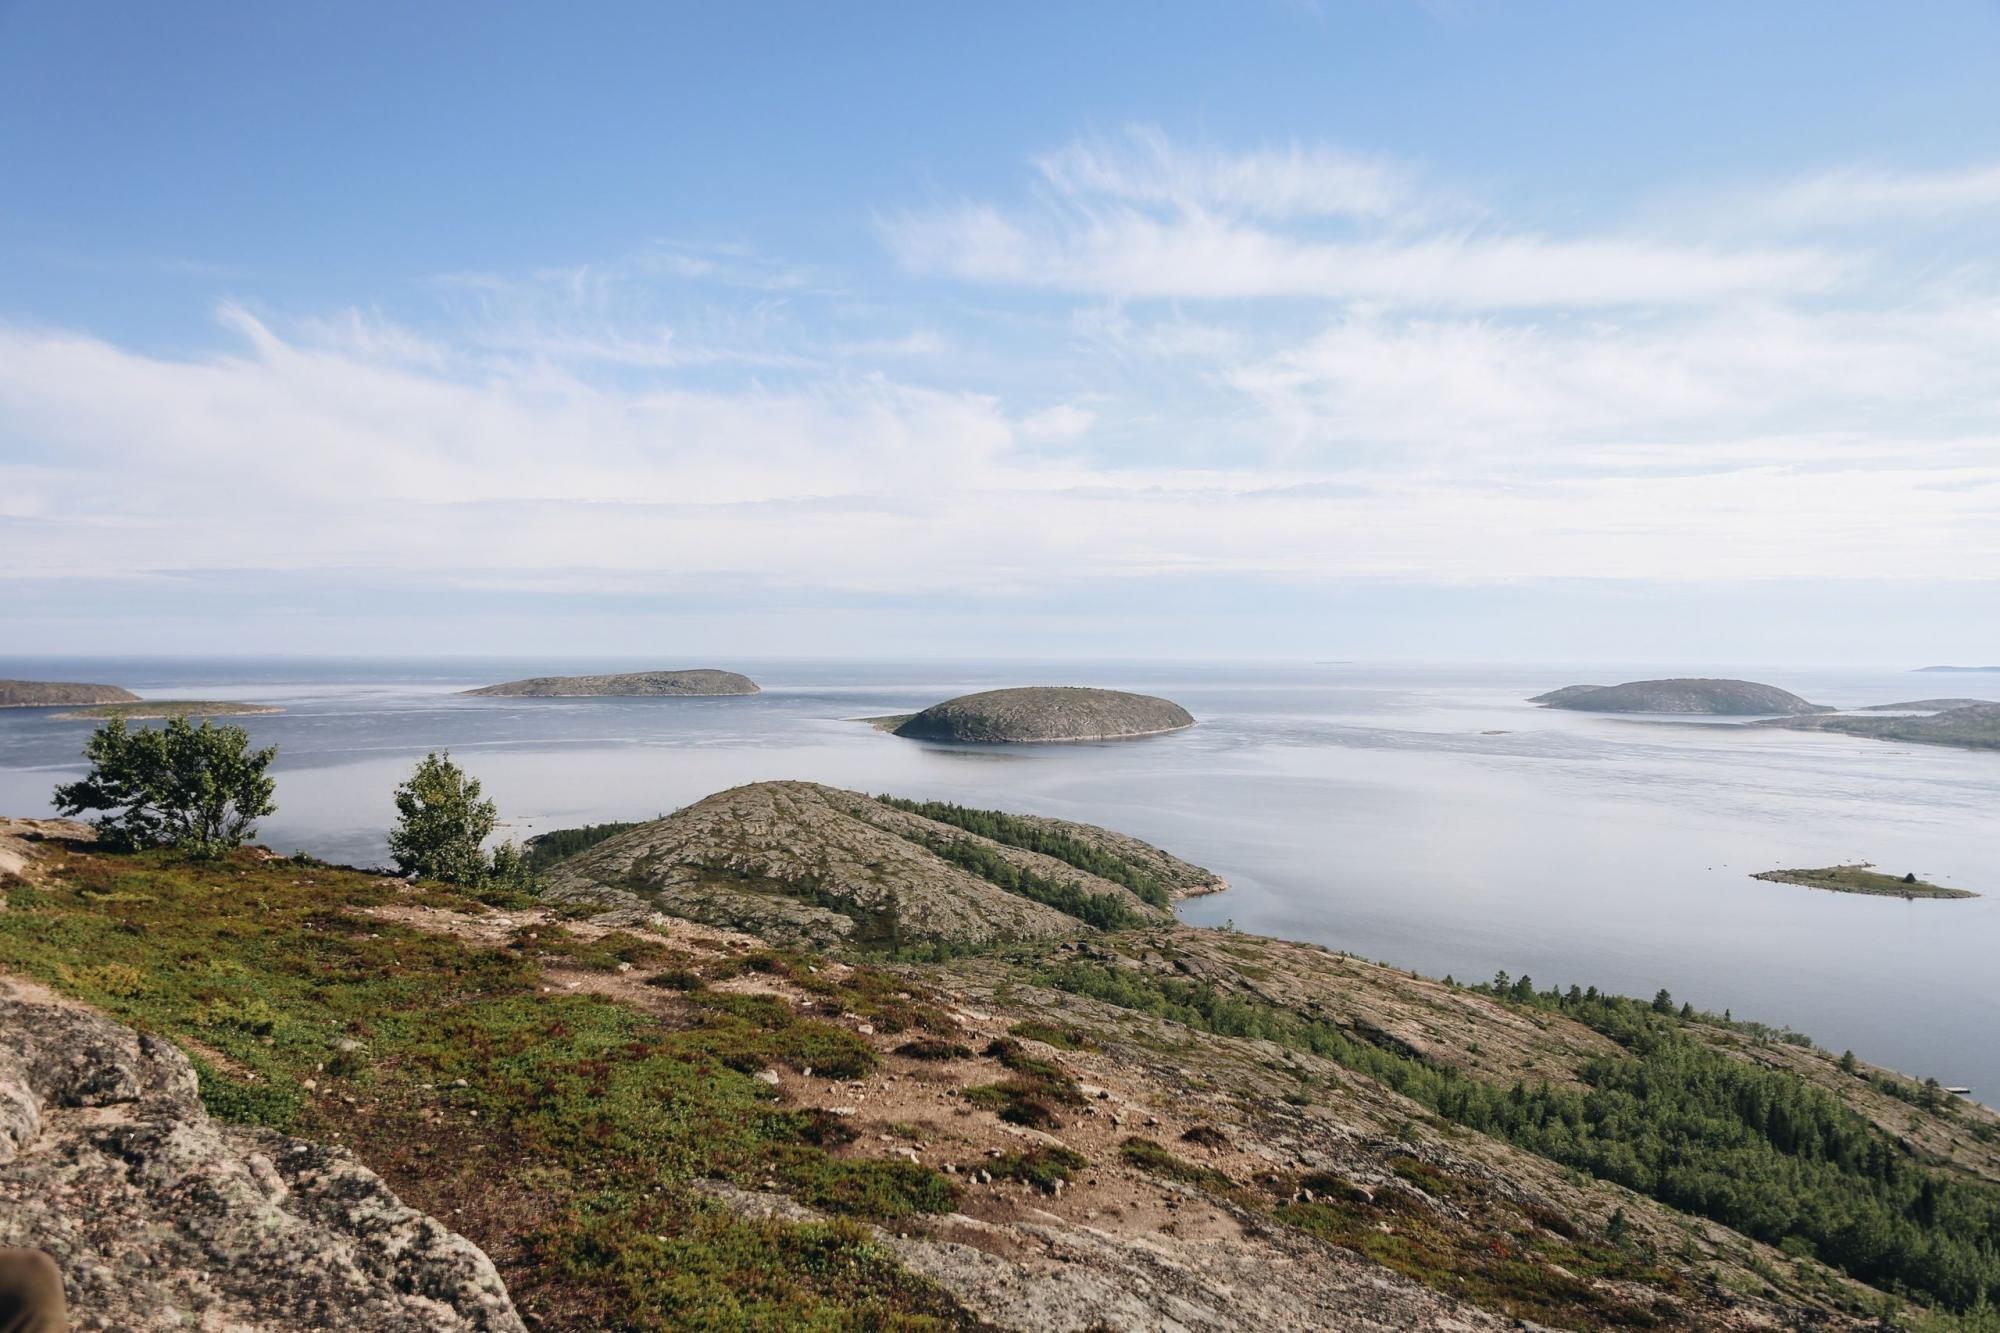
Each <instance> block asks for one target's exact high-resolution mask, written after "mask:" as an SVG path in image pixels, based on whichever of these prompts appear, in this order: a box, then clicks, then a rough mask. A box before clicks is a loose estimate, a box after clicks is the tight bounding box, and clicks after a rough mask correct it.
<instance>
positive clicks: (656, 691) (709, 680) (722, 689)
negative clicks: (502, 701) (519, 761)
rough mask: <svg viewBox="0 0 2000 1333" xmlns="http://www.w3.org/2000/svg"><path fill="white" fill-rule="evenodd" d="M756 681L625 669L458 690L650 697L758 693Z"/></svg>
mask: <svg viewBox="0 0 2000 1333" xmlns="http://www.w3.org/2000/svg"><path fill="white" fill-rule="evenodd" d="M759 692H760V691H759V686H758V685H757V682H756V681H754V680H751V679H750V678H749V677H748V676H745V675H740V674H738V673H737V672H734V671H716V670H713V669H710V668H697V669H694V670H689V671H627V672H623V673H620V674H618V675H608V676H530V677H528V678H527V679H525V680H510V681H506V682H504V683H502V684H499V685H482V686H481V687H479V688H478V689H476V690H462V691H460V693H463V694H469V695H478V696H484V697H489V698H507V699H574V698H651V697H655V696H660V697H680V696H683V695H736V694H757V693H759Z"/></svg>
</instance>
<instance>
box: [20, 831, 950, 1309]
mask: <svg viewBox="0 0 2000 1333" xmlns="http://www.w3.org/2000/svg"><path fill="white" fill-rule="evenodd" d="M404 893H405V891H404V890H403V887H402V886H400V885H398V884H397V883H396V882H395V881H391V880H383V879H379V878H375V877H372V876H367V875H362V874H358V873H354V872H350V871H345V870H334V869H328V868H324V867H318V866H312V865H306V864H300V863H295V862H291V861H284V860H267V859H263V858H262V857H260V856H259V855H257V854H254V853H249V852H245V853H240V854H237V855H235V856H232V857H231V858H229V859H227V860H225V861H221V862H216V863H211V864H190V863H185V862H176V861H173V860H171V859H168V858H166V857H164V856H160V855H151V854H149V855H146V856H141V857H133V858H113V857H106V856H99V855H94V854H90V853H87V852H84V851H81V850H73V851H71V852H70V853H68V854H67V855H66V856H64V857H63V858H62V864H61V868H60V869H58V870H56V871H55V872H54V873H53V875H52V876H51V877H50V878H48V879H47V880H46V881H45V882H44V883H42V884H41V885H39V886H36V887H29V886H27V885H25V884H23V883H21V882H19V881H16V882H14V883H12V884H9V885H7V886H6V896H7V898H8V899H9V903H8V907H7V910H6V911H5V912H0V969H5V970H8V971H14V972H19V973H23V974H26V975H29V976H33V977H36V978H38V979H40V980H43V981H45V982H47V983H49V984H51V985H54V986H56V987H57V988H58V989H60V990H63V991H65V992H67V993H69V994H71V995H74V996H76V997H77V998H79V999H82V1000H84V1001H87V1002H88V1003H91V1004H93V1005H95V1006H98V1007H100V1008H102V1009H103V1010H104V1011H105V1012H107V1013H109V1014H111V1015H113V1016H115V1017H117V1018H118V1019H120V1020H122V1021H125V1022H128V1023H131V1024H133V1025H135V1026H137V1027H140V1028H142V1029H146V1030H151V1031H156V1032H161V1033H164V1034H166V1035H168V1036H170V1037H173V1038H175V1039H176V1040H178V1041H180V1042H181V1043H182V1044H183V1045H184V1046H186V1047H188V1048H189V1049H190V1050H191V1051H192V1052H194V1053H195V1054H196V1057H197V1067H198V1069H199V1071H200V1074H201V1077H202V1082H203V1095H204V1098H205V1100H206V1101H207V1102H208V1104H209V1106H210V1108H211V1110H212V1111H213V1112H215V1113H216V1114H218V1115H221V1116H224V1117H226V1118H231V1119H238V1120H251V1121H256V1122H260V1123H264V1124H268V1125H271V1126H273V1127H276V1128H280V1129H283V1130H286V1131H288V1132H292V1133H295V1134H298V1135H301V1136H304V1137H312V1138H321V1139H339V1140H341V1141H343V1142H346V1143H348V1144H349V1145H350V1146H352V1147H353V1148H354V1149H355V1150H356V1151H357V1152H358V1153H359V1154H360V1155H361V1157H362V1158H363V1160H364V1161H366V1162H368V1163H369V1164H370V1165H371V1166H374V1167H375V1168H376V1169H378V1170H379V1171H381V1172H382V1173H383V1174H384V1175H385V1177H386V1178H388V1179H389V1181H390V1183H391V1184H392V1185H393V1186H395V1187H396V1188H397V1189H399V1190H400V1191H402V1192H403V1193H404V1194H405V1196H406V1197H407V1198H409V1199H410V1201H411V1202H413V1203H415V1204H417V1205H418V1206H420V1207H424V1208H426V1209H428V1210H430V1211H433V1212H435V1213H437V1214H439V1215H440V1216H443V1217H445V1218H446V1220H447V1221H449V1222H451V1223H452V1224H453V1225H455V1226H458V1227H460V1228H461V1229H463V1230H464V1231H465V1232H466V1233H467V1234H468V1235H470V1236H471V1237H472V1239H473V1240H475V1241H476V1242H478V1243H480V1244H482V1245H484V1246H486V1247H487V1248H488V1250H489V1252H490V1253H492V1254H493V1256H494V1258H495V1260H496V1262H498V1263H499V1264H500V1265H501V1267H502V1271H503V1274H504V1276H505V1277H506V1278H507V1280H508V1283H509V1285H510V1287H511V1289H512V1290H513V1291H514V1293H515V1297H516V1300H517V1301H518V1302H519V1303H520V1305H521V1306H522V1308H523V1309H524V1310H527V1311H531V1312H539V1313H541V1314H542V1315H544V1316H545V1317H546V1318H548V1319H550V1320H551V1321H552V1323H553V1324H554V1325H555V1326H564V1327H576V1328H608V1327H618V1328H633V1329H653V1328H682V1327H690V1326H697V1327H699V1326H723V1327H762V1328H773V1329H776V1328H784V1329H790V1328H859V1327H878V1326H887V1327H924V1326H929V1325H931V1324H933V1323H937V1322H943V1323H946V1324H958V1323H961V1322H963V1321H962V1320H961V1319H958V1318H957V1317H955V1316H956V1315H957V1310H956V1307H955V1305H954V1304H953V1302H951V1301H950V1299H949V1298H947V1297H945V1296H943V1295H942V1294H941V1293H939V1292H937V1291H936V1290H934V1289H932V1288H930V1287H928V1286H926V1285H925V1284H923V1283H921V1282H917V1281H915V1280H913V1279H911V1278H910V1277H909V1276H908V1275H907V1274H905V1273H903V1272H902V1271H901V1270H900V1269H898V1268H897V1267H896V1265H895V1264H894V1263H892V1262H891V1261H890V1260H889V1259H888V1258H886V1257H885V1256H884V1255H883V1254H882V1253H881V1252H880V1251H879V1250H877V1249H876V1248H875V1247H874V1245H873V1244H872V1243H871V1242H870V1240H869V1238H868V1233H867V1232H866V1231H865V1230H864V1229H860V1228H856V1227H854V1226H852V1225H849V1224H842V1223H834V1224H831V1225H788V1224H784V1223H779V1222H757V1221H745V1220H740V1219H738V1218H735V1217H733V1216H730V1215H728V1214H726V1213H724V1212H722V1211H721V1210H719V1209H717V1208H716V1207H714V1206H713V1205H712V1204H710V1203H709V1202H708V1201H707V1200H706V1199H705V1198H704V1197H703V1196H702V1195H700V1194H699V1193H698V1192H696V1191H695V1190H693V1189H692V1185H693V1183H694V1182H696V1181H698V1180H700V1179H703V1178H708V1177H720V1178H724V1179H733V1180H754V1181H758V1182H762V1181H766V1180H771V1181H776V1182H778V1184H779V1185H780V1186H781V1187H782V1188H784V1189H785V1190H786V1191H787V1192H789V1193H791V1194H793V1195H794V1196H795V1197H797V1198H799V1199H800V1200H802V1201H804V1202H807V1203H809V1204H811V1205H813V1206H814V1207H817V1208H819V1209H822V1210H824V1211H827V1212H830V1213H834V1214H843V1215H851V1216H856V1217H873V1218H886V1217H895V1216H899V1215H905V1214H909V1213H914V1212H924V1211H938V1210H941V1209H946V1208H948V1207H949V1206H950V1205H951V1203H952V1201H953V1198H954V1195H955V1192H956V1187H955V1186H954V1185H953V1183H952V1182H951V1181H950V1180H949V1179H948V1178H946V1177H945V1176H943V1175H941V1174H939V1173H937V1172H934V1171H932V1170H930V1169H928V1168H924V1167H919V1166H916V1165H914V1164H911V1163H906V1162H896V1161H880V1160H869V1161H863V1160H854V1161H850V1160H844V1159H842V1158H840V1157H839V1156H838V1155H837V1153H836V1152H835V1151H833V1149H836V1148H837V1147H838V1138H839V1134H838V1129H837V1127H833V1126H829V1125H828V1124H826V1123H825V1121H824V1119H823V1118H820V1117H814V1116H810V1115H801V1114H797V1113H794V1112H789V1111H786V1110H782V1109H780V1108H778V1107H777V1106H775V1105H774V1104H773V1103H772V1101H771V1097H770V1089H768V1088H767V1087H766V1086H765V1085H764V1084H763V1083H761V1082H759V1081H758V1080H757V1079H756V1078H754V1077H753V1076H752V1074H753V1073H754V1071H757V1070H761V1069H763V1068H765V1067H766V1066H767V1065H789V1066H794V1067H797V1066H801V1065H814V1064H816V1065H818V1066H819V1067H820V1068H821V1069H832V1068H839V1067H841V1066H842V1065H843V1062H844V1063H845V1065H846V1066H847V1067H848V1068H851V1069H853V1070H856V1071H860V1070H864V1069H866V1068H867V1067H869V1066H870V1065H872V1063H873V1054H872V1052H871V1051H870V1050H869V1048H868V1047H867V1046H866V1044H865V1043H861V1042H859V1041H858V1040H857V1039H855V1038H854V1036H853V1035H852V1034H851V1033H850V1032H848V1031H847V1030H846V1029H845V1028H842V1027H839V1026H836V1025H834V1024H832V1023H829V1022H826V1021H823V1020H820V1019H816V1018H808V1017H801V1016H799V1015H798V1014H796V1013H794V1012H793V1011H792V1010H791V1009H790V1008H788V1007H786V1006H784V1005H782V1004H757V1003H753V1002H750V997H733V998H732V997H713V998H710V997H702V996H697V997H694V998H693V1000H692V1001H691V1002H690V1003H689V1004H688V1005H687V1013H686V1016H685V1017H684V1018H683V1019H682V1020H681V1021H680V1022H678V1023H669V1022H665V1021H662V1020H661V1019H660V1018H658V1017H655V1016H652V1015H649V1014H646V1013H643V1012H640V1011H638V1010H636V1009H634V1008H631V1007H628V1006H622V1005H618V1004H613V1003H607V1002H605V1001H602V1000H598V999H593V998H588V997H584V996H577V995H570V994H559V993H558V994H550V993H545V992H544V991H543V989H542V986H541V984H540V983H541V978H542V971H541V966H540V960H538V959H537V958H534V957H530V956H528V955H527V954H526V953H524V951H523V950H522V949H519V948H514V949H509V948H480V947H473V946H470V945H467V944H464V943H461V942H459V941H457V940H454V939H451V938H449V937H445V936H440V935H435V934H426V933H420V932H417V931H413V930H408V929H404V928H400V927H397V926H395V925H392V924H389V923H387V922H383V921H380V920H376V919H373V918H370V917H368V916H365V915H362V909H366V908H369V907H377V906H381V905H383V904H386V903H389V902H391V901H393V900H396V899H397V898H398V896H399V895H400V894H404ZM423 897H424V899H425V900H426V901H429V902H431V903H433V904H436V905H440V906H447V907H452V908H457V909H460V910H466V909H470V910H475V911H476V910H481V909H480V905H479V904H477V903H474V902H472V901H470V900H468V899H463V898H459V897H457V896H456V895H453V894H449V893H445V892H442V891H438V890H431V891H429V892H427V893H425V894H424V895H423ZM551 944H553V945H555V946H556V947H557V948H558V949H560V948H561V946H562V942H561V940H560V938H558V939H556V940H551V941H537V942H536V947H537V948H539V949H546V948H548V947H549V946H550V945H551ZM579 952H580V953H581V956H580V957H578V958H574V959H571V960H570V961H571V962H572V963H573V964H582V965H590V966H601V967H612V968H615V967H616V966H617V964H618V963H619V962H621V961H629V959H630V958H631V957H644V956H645V954H646V952H647V949H646V948H645V947H642V946H640V944H639V942H638V941H636V940H633V941H632V942H631V943H630V944H629V945H627V946H625V948H624V950H623V953H624V954H625V955H626V956H625V957H621V956H620V953H621V950H620V949H619V947H618V945H617V944H616V942H614V943H613V944H612V945H611V946H606V945H605V944H604V942H603V941H598V942H596V943H595V944H594V945H593V946H591V947H590V948H588V949H582V948H581V947H580V946H579ZM82 960H88V961H87V962H85V961H82ZM854 975H855V977H858V978H860V980H858V981H854V982H851V984H849V985H848V986H846V987H845V988H843V989H841V990H839V991H837V992H836V993H834V994H831V995H829V996H828V997H827V1000H826V1001H825V1003H826V1004H828V1005H830V1006H831V1007H832V1008H834V1009H835V1010H836V1011H837V1010H838V1009H839V1008H841V1007H842V1006H843V1005H863V1006H868V1005H871V1004H872V1001H871V1000H870V998H869V997H870V995H871V994H874V993H875V992H870V991H869V989H868V975H869V974H863V973H856V974H854ZM903 984H904V983H901V982H897V983H896V985H897V986H899V987H900V986H902V985H903ZM879 990H880V988H879V987H877V988H876V991H877V992H879ZM916 1017H917V1018H918V1019H919V1020H927V1021H939V1020H937V1019H936V1018H935V1017H934V1016H927V1015H926V1014H924V1013H921V1012H920V1013H918V1014H917V1015H916ZM877 1021H878V1022H882V1021H889V1020H888V1019H886V1018H878V1019H877ZM308 1081H310V1082H311V1083H312V1084H315V1085H317V1086H316V1087H314V1088H311V1089H309V1088H308V1087H307V1083H308ZM496 1167H497V1168H498V1169H496Z"/></svg>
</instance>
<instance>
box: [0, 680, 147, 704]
mask: <svg viewBox="0 0 2000 1333" xmlns="http://www.w3.org/2000/svg"><path fill="white" fill-rule="evenodd" d="M137 702H139V696H138V695H136V694H134V693H132V691H130V690H127V689H121V688H120V687H119V686H116V685H80V684H77V683H74V682H71V681H57V680H0V708H74V707H77V706H79V705H84V704H118V703H137Z"/></svg>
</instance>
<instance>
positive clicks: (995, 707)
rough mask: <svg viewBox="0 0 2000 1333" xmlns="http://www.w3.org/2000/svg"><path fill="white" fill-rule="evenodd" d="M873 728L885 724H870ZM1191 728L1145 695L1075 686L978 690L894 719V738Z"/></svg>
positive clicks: (1188, 718)
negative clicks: (873, 725)
mask: <svg viewBox="0 0 2000 1333" xmlns="http://www.w3.org/2000/svg"><path fill="white" fill-rule="evenodd" d="M870 720H871V721H873V722H875V723H876V725H878V726H882V725H885V724H887V723H888V722H889V721H890V719H886V718H884V719H870ZM1193 725H1194V717H1193V715H1192V714H1190V713H1189V712H1188V711H1187V709H1185V708H1182V707H1181V706H1180V705H1179V704H1177V703H1173V702H1171V701H1169V700H1166V699H1161V698H1157V697H1155V696H1153V695H1150V694H1132V693H1128V692H1127V691H1124V690H1101V689H1090V688H1086V687H1083V686H1077V685H1032V686H1022V687H1017V688H1013V689H1004V690H983V691H981V692H979V693H977V694H965V695H960V696H959V697H958V698H956V699H947V700H945V701H944V702H943V703H940V704H933V705H931V706H930V707H929V708H926V709H924V710H923V711H922V712H919V713H912V714H910V715H908V716H907V717H903V718H900V719H896V720H895V725H894V727H893V728H892V730H893V731H894V732H895V734H896V735H898V736H906V737H911V738H914V739H917V740H929V741H958V742H968V743H972V744H1009V743H1016V744H1018V743H1036V742H1049V741H1107V740H1126V739H1130V738H1133V737H1138V736H1159V735H1164V734H1165V733H1167V732H1170V731H1180V730H1182V729H1183V728H1186V727H1191V726H1193Z"/></svg>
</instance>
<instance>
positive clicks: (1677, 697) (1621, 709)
mask: <svg viewBox="0 0 2000 1333" xmlns="http://www.w3.org/2000/svg"><path fill="white" fill-rule="evenodd" d="M1528 702H1529V703H1536V704H1540V705H1542V707H1544V708H1566V709H1571V710H1574V711H1576V712H1580V713H1686V714H1702V715H1707V716H1717V717H1726V716H1739V717H1744V716H1762V715H1781V716H1796V715H1803V714H1809V713H1827V712H1831V711H1833V710H1832V709H1830V708H1826V707H1823V706H1821V705H1819V704H1814V703H1808V702H1807V701H1806V700H1804V699H1801V698H1800V697H1799V696H1798V695H1796V694H1793V693H1792V692H1791V691H1789V690H1781V689H1779V688H1778V687H1777V686H1775V685H1763V684H1760V683H1758V682H1756V681H1753V680H1709V679H1702V678H1695V677H1675V678H1671V679H1667V680H1632V681H1627V682H1625V683H1624V684H1623V685H1565V686H1564V687H1563V688H1561V689H1559V690H1550V691H1549V692H1548V693H1546V694H1538V695H1535V696H1534V697H1533V698H1531V699H1529V700H1528Z"/></svg>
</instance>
